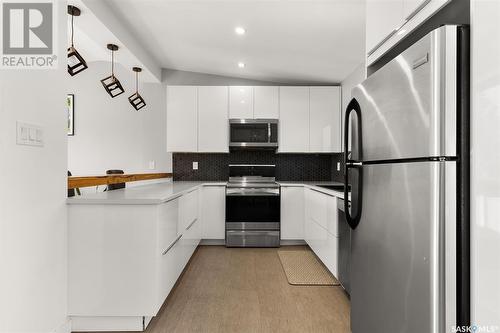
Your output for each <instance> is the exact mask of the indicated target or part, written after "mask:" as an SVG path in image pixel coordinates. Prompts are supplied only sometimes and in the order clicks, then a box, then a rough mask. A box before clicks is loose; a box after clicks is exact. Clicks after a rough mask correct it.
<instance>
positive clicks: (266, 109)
mask: <svg viewBox="0 0 500 333" xmlns="http://www.w3.org/2000/svg"><path fill="white" fill-rule="evenodd" d="M253 89H254V118H255V119H278V118H279V87H254V88H253Z"/></svg>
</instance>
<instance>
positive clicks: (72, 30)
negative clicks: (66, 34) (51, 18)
mask: <svg viewBox="0 0 500 333" xmlns="http://www.w3.org/2000/svg"><path fill="white" fill-rule="evenodd" d="M74 18H75V15H74V13H73V10H71V47H74V44H73V34H74V29H75V28H74V27H73V19H74Z"/></svg>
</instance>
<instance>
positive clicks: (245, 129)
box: [229, 119, 278, 149]
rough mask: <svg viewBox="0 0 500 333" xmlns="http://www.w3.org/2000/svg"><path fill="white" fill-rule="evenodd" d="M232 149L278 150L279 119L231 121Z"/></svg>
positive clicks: (230, 145) (230, 140)
mask: <svg viewBox="0 0 500 333" xmlns="http://www.w3.org/2000/svg"><path fill="white" fill-rule="evenodd" d="M229 147H230V148H271V149H273V148H274V149H276V148H278V119H229Z"/></svg>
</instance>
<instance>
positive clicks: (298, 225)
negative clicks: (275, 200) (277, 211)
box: [281, 186, 305, 240]
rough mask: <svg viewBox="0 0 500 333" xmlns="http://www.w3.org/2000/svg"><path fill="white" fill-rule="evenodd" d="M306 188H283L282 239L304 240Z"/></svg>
mask: <svg viewBox="0 0 500 333" xmlns="http://www.w3.org/2000/svg"><path fill="white" fill-rule="evenodd" d="M304 219H305V211H304V188H303V187H302V186H298V187H288V186H284V187H281V239H294V240H295V239H304V237H305V236H304Z"/></svg>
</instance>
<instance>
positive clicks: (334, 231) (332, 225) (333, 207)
mask: <svg viewBox="0 0 500 333" xmlns="http://www.w3.org/2000/svg"><path fill="white" fill-rule="evenodd" d="M326 205H327V209H326V212H327V216H326V225H327V228H326V229H327V231H328V232H329V233H330V234H331V235H332V236H335V237H339V226H338V210H337V197H332V196H328V197H327V199H326Z"/></svg>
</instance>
